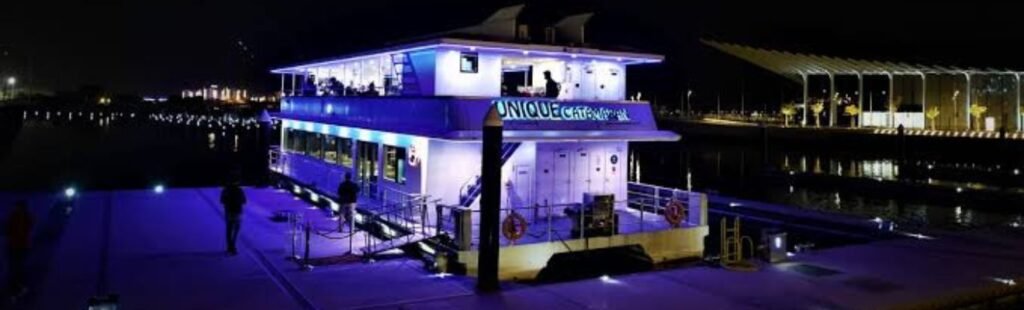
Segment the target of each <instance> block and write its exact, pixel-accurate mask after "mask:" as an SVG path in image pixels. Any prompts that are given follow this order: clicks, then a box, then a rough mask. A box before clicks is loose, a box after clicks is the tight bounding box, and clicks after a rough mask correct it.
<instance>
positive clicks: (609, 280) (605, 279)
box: [600, 275, 622, 284]
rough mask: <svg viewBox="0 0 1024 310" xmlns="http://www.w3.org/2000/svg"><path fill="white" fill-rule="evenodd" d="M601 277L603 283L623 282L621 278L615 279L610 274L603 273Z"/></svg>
mask: <svg viewBox="0 0 1024 310" xmlns="http://www.w3.org/2000/svg"><path fill="white" fill-rule="evenodd" d="M600 279H601V282H602V283H607V284H619V283H622V282H620V281H619V280H616V279H613V278H612V277H611V276H609V275H602V276H601V278H600Z"/></svg>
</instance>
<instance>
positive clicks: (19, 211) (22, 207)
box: [5, 200, 33, 298]
mask: <svg viewBox="0 0 1024 310" xmlns="http://www.w3.org/2000/svg"><path fill="white" fill-rule="evenodd" d="M32 223H33V221H32V213H30V212H29V210H28V203H26V202H25V201H24V200H19V201H18V202H16V203H15V204H14V210H12V211H11V214H10V216H9V217H8V218H7V223H6V225H5V226H6V230H7V231H6V233H7V277H8V282H7V283H8V286H7V287H8V289H9V290H10V292H11V297H12V298H17V297H19V296H21V295H24V294H25V292H26V291H27V290H28V289H27V287H26V286H25V260H26V259H27V258H28V251H29V247H30V245H31V242H32Z"/></svg>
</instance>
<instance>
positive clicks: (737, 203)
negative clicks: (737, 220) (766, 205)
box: [729, 201, 743, 208]
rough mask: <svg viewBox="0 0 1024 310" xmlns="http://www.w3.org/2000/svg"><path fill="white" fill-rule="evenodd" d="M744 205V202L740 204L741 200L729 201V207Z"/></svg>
mask: <svg viewBox="0 0 1024 310" xmlns="http://www.w3.org/2000/svg"><path fill="white" fill-rule="evenodd" d="M742 205H743V204H740V203H739V202H735V201H730V202H729V207H732V208H735V207H739V206H742Z"/></svg>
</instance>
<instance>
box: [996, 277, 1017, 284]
mask: <svg viewBox="0 0 1024 310" xmlns="http://www.w3.org/2000/svg"><path fill="white" fill-rule="evenodd" d="M992 281H996V282H999V283H1002V284H1006V285H1009V286H1014V285H1017V281H1016V280H1014V279H1009V278H996V277H993V278H992Z"/></svg>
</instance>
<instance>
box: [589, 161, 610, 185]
mask: <svg viewBox="0 0 1024 310" xmlns="http://www.w3.org/2000/svg"><path fill="white" fill-rule="evenodd" d="M604 161H605V160H604V153H603V152H596V151H594V152H590V180H591V182H590V191H592V192H595V193H604V192H605V190H606V189H605V188H606V187H605V183H607V180H606V179H605V175H604V172H605V163H604Z"/></svg>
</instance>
